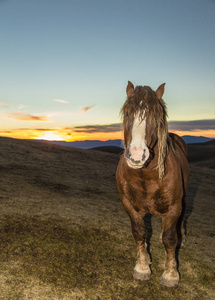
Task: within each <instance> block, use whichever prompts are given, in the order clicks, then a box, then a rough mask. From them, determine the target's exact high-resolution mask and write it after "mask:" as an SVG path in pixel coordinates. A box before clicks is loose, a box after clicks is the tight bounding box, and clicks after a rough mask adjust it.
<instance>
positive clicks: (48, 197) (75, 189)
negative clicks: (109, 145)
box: [0, 138, 215, 300]
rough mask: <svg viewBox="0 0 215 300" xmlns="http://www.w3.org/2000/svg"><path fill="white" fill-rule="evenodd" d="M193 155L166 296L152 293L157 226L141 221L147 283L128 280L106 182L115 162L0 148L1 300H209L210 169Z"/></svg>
mask: <svg viewBox="0 0 215 300" xmlns="http://www.w3.org/2000/svg"><path fill="white" fill-rule="evenodd" d="M199 147H200V146H198V147H197V148H196V149H197V150H196V151H195V145H194V146H192V149H191V150H192V151H193V153H194V154H195V157H194V158H193V160H192V153H191V154H190V158H189V159H190V161H192V162H191V163H190V168H191V176H190V185H189V190H188V193H187V211H186V216H185V226H186V232H187V243H186V246H185V247H184V248H181V249H179V251H178V260H179V271H180V276H181V278H180V284H179V287H178V288H174V289H168V288H165V287H162V286H160V284H159V282H160V276H161V274H162V272H163V267H164V266H163V264H164V258H165V253H164V248H163V245H162V244H160V243H159V235H160V219H159V217H155V216H153V217H152V218H150V217H149V216H148V217H147V219H146V222H147V227H148V231H149V233H150V234H151V239H150V252H151V255H152V266H151V267H152V277H151V280H150V281H147V282H138V281H135V280H133V278H132V273H133V268H134V265H135V260H136V246H135V242H134V239H133V237H132V234H131V230H130V221H129V218H128V216H127V215H126V213H125V212H124V210H123V208H122V205H121V203H120V200H119V194H118V191H117V187H116V182H115V171H116V167H117V163H118V160H119V155H118V154H111V153H105V152H99V151H94V150H80V149H75V148H67V147H60V146H55V145H50V144H45V143H40V142H32V141H22V140H15V139H8V138H0V254H1V255H0V257H1V259H0V299H4V300H5V299H15V300H18V299H41V300H43V299H125V300H127V299H132V300H133V299H214V298H215V295H214V293H213V291H214V258H215V252H214V249H215V245H214V244H215V243H214V240H215V239H214V228H215V226H214V225H215V224H214V223H215V211H214V206H215V205H214V202H215V201H214V198H215V186H214V181H215V170H214V168H213V165H215V164H214V157H212V156H210V157H209V158H208V157H207V156H205V160H203V159H202V156H201V151H202V150H201V149H203V148H200V150H199ZM205 147H214V146H212V144H211V145H209V146H205ZM205 147H204V151H206V150H205V149H206V148H205ZM210 149H211V148H210ZM188 150H189V149H188ZM210 151H211V150H210ZM197 152H198V155H199V156H200V157H201V159H198V155H197V154H196V153H197ZM204 153H205V152H204ZM206 153H207V151H206ZM213 153H215V152H213ZM207 158H208V159H207ZM151 228H152V232H151V231H150V230H151Z"/></svg>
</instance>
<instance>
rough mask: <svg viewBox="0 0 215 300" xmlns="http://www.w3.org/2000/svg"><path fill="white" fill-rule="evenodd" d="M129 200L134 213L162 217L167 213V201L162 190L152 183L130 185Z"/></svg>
mask: <svg viewBox="0 0 215 300" xmlns="http://www.w3.org/2000/svg"><path fill="white" fill-rule="evenodd" d="M129 198H130V201H131V203H132V205H133V207H134V208H135V210H136V211H143V212H146V213H151V214H158V215H163V214H165V213H167V212H168V208H169V199H168V196H167V194H166V192H165V190H164V188H162V187H160V186H158V185H156V184H154V183H153V182H151V183H147V182H141V184H140V185H139V186H137V185H136V186H132V184H131V185H130V188H129Z"/></svg>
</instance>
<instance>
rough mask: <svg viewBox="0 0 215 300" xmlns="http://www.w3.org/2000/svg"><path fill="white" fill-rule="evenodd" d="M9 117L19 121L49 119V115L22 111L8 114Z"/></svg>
mask: <svg viewBox="0 0 215 300" xmlns="http://www.w3.org/2000/svg"><path fill="white" fill-rule="evenodd" d="M7 117H8V118H9V119H13V120H18V121H43V122H44V121H48V119H47V116H35V115H31V114H25V113H22V112H14V113H10V114H8V115H7Z"/></svg>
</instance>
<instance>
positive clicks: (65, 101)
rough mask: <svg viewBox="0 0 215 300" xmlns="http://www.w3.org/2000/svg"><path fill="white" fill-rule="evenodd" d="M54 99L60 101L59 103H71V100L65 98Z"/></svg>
mask: <svg viewBox="0 0 215 300" xmlns="http://www.w3.org/2000/svg"><path fill="white" fill-rule="evenodd" d="M52 101H55V102H59V103H62V104H68V103H70V102H69V101H67V100H64V99H53V100H52Z"/></svg>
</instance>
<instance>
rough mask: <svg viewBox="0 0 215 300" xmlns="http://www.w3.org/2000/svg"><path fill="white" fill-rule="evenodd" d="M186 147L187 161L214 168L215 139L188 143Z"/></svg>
mask: <svg viewBox="0 0 215 300" xmlns="http://www.w3.org/2000/svg"><path fill="white" fill-rule="evenodd" d="M187 149H188V160H189V162H191V163H193V164H195V165H198V166H201V167H206V168H211V169H215V140H211V141H209V142H205V143H198V144H189V145H187Z"/></svg>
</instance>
